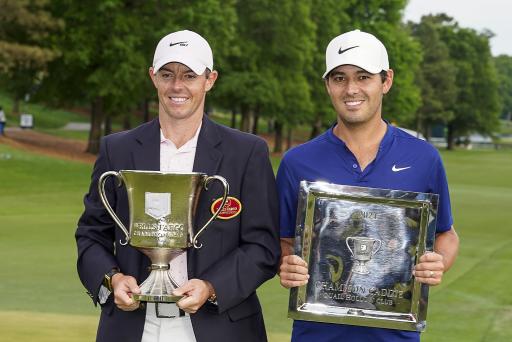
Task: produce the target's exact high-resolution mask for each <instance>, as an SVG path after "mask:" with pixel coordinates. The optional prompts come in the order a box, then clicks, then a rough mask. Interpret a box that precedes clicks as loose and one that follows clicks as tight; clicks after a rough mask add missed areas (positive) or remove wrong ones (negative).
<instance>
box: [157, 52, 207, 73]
mask: <svg viewBox="0 0 512 342" xmlns="http://www.w3.org/2000/svg"><path fill="white" fill-rule="evenodd" d="M172 62H176V63H181V64H183V65H185V66H187V67H189V68H190V70H192V71H193V72H195V73H196V74H197V75H202V74H203V72H204V71H205V70H206V66H205V65H204V64H202V63H200V62H196V61H191V60H190V57H189V56H183V55H179V54H176V55H173V56H167V57H166V58H162V59H161V60H159V61H158V62H157V63H156V64H155V65H153V74H156V73H157V71H158V70H160V69H161V68H162V67H163V66H164V65H166V64H167V63H172Z"/></svg>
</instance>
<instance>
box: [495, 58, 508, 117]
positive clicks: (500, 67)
mask: <svg viewBox="0 0 512 342" xmlns="http://www.w3.org/2000/svg"><path fill="white" fill-rule="evenodd" d="M494 64H495V65H496V70H497V76H498V91H499V96H500V98H501V101H502V105H503V110H502V114H503V116H504V117H506V116H509V117H508V119H511V117H510V116H512V57H511V56H507V55H501V56H498V57H495V58H494Z"/></svg>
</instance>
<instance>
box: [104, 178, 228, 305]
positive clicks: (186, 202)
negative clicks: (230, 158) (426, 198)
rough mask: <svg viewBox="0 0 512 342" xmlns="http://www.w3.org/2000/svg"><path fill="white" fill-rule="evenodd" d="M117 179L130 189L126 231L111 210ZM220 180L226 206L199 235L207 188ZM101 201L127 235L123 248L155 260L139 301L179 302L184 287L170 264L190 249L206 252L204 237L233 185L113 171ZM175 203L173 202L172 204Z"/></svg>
mask: <svg viewBox="0 0 512 342" xmlns="http://www.w3.org/2000/svg"><path fill="white" fill-rule="evenodd" d="M110 176H114V177H115V178H116V179H117V181H118V186H121V185H123V184H124V185H125V187H126V192H127V195H128V206H129V213H130V225H129V229H127V228H126V227H125V226H124V224H123V223H122V222H121V220H120V219H119V218H118V217H117V215H116V213H115V212H114V210H113V209H112V207H111V206H110V204H109V202H108V199H107V195H106V192H105V182H106V181H107V179H108V177H110ZM213 181H218V182H220V183H221V184H222V187H223V195H222V203H221V205H220V206H219V208H218V210H217V211H215V212H214V213H213V215H212V216H211V217H210V219H209V220H208V221H207V222H206V223H205V224H204V225H203V227H201V228H200V229H198V230H197V231H196V230H195V229H194V222H195V221H194V218H195V213H196V208H197V204H198V201H199V197H200V195H201V193H202V189H204V190H208V185H209V184H210V183H211V182H213ZM98 189H99V194H100V198H101V201H102V202H103V205H104V206H105V208H106V209H107V211H108V213H109V214H110V216H112V218H113V219H114V221H115V222H116V224H117V225H118V226H119V228H121V230H122V231H123V233H124V234H125V237H126V240H125V241H124V242H123V241H120V244H121V245H123V246H124V245H126V244H128V243H130V245H131V246H132V247H134V248H137V249H138V250H139V251H141V252H142V253H144V254H145V255H147V256H148V257H149V259H150V260H151V267H150V270H151V272H150V274H149V276H148V278H147V279H146V280H145V281H144V282H143V283H142V284H141V285H140V289H141V293H140V294H133V298H134V299H135V300H140V301H146V302H177V301H178V300H180V299H181V298H182V297H181V296H175V295H173V294H172V292H173V291H174V289H176V288H178V287H180V286H181V285H182V284H178V283H177V282H176V281H175V279H174V278H173V276H172V269H170V263H171V261H172V260H173V259H174V258H175V257H176V256H178V255H179V254H181V253H182V252H183V251H184V250H185V249H187V248H190V247H193V248H201V246H202V244H201V243H200V242H199V241H198V238H199V236H200V235H201V234H202V233H203V232H204V230H205V229H206V227H207V226H208V225H209V224H210V223H211V222H212V221H213V220H214V219H215V218H216V217H217V216H218V215H219V213H220V211H221V210H222V208H223V206H224V203H225V202H226V199H227V197H228V192H229V185H228V183H227V181H226V180H225V179H224V178H223V177H221V176H207V175H205V174H203V173H197V172H192V173H169V172H158V171H138V170H121V171H119V172H115V171H108V172H105V173H103V174H102V175H101V177H100V179H99V182H98ZM171 200H172V201H171Z"/></svg>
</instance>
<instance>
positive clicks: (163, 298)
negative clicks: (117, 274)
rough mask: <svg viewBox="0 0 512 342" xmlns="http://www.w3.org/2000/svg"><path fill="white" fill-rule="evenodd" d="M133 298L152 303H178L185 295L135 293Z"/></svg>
mask: <svg viewBox="0 0 512 342" xmlns="http://www.w3.org/2000/svg"><path fill="white" fill-rule="evenodd" d="M132 298H133V299H134V300H138V301H141V302H151V303H176V302H178V301H179V300H180V299H181V298H183V296H174V295H170V294H167V295H150V294H133V295H132Z"/></svg>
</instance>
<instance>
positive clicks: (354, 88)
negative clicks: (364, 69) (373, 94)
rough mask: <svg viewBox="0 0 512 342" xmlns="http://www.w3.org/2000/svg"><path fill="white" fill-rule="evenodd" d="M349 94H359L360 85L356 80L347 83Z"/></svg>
mask: <svg viewBox="0 0 512 342" xmlns="http://www.w3.org/2000/svg"><path fill="white" fill-rule="evenodd" d="M347 93H348V94H357V93H359V85H358V84H357V81H356V80H348V82H347Z"/></svg>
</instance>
